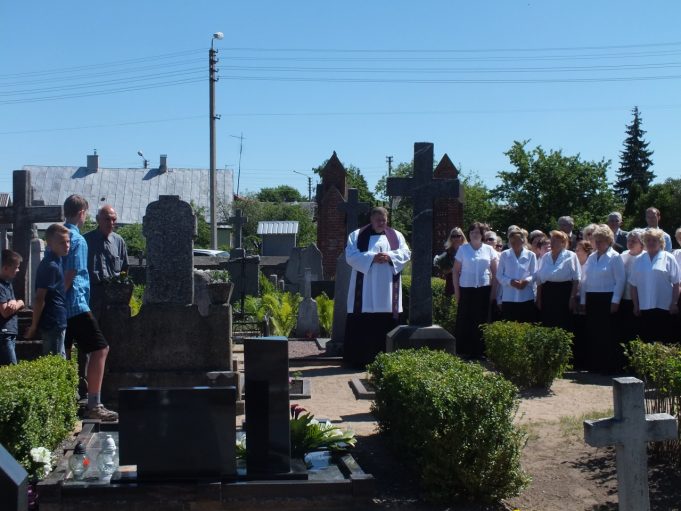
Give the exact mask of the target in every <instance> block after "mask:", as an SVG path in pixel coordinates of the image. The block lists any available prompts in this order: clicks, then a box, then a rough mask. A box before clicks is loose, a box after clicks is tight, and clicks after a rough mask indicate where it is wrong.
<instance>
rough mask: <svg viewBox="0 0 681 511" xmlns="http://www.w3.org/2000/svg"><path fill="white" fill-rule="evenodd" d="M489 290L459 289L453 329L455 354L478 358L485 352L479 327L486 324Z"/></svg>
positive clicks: (484, 287) (488, 287) (480, 288)
mask: <svg viewBox="0 0 681 511" xmlns="http://www.w3.org/2000/svg"><path fill="white" fill-rule="evenodd" d="M491 290H492V287H491V286H483V287H461V288H460V292H461V298H460V300H459V303H458V304H457V309H456V327H455V329H454V337H456V352H457V354H459V355H463V356H465V357H474V358H479V357H481V356H482V354H483V353H484V352H485V346H484V344H483V340H482V332H481V331H480V325H482V324H483V323H487V318H488V316H489V294H490V292H491Z"/></svg>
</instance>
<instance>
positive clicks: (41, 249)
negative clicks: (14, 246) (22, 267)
mask: <svg viewBox="0 0 681 511" xmlns="http://www.w3.org/2000/svg"><path fill="white" fill-rule="evenodd" d="M33 234H34V238H33V239H32V240H31V259H30V261H31V278H30V279H29V282H30V283H31V286H30V287H29V288H28V289H27V290H26V291H27V293H28V295H27V296H26V298H27V301H26V303H27V304H30V305H31V306H33V288H34V287H35V285H34V284H33V283H34V282H35V277H36V275H37V273H38V265H39V264H40V261H42V260H43V256H44V254H45V242H44V241H43V240H41V239H40V238H38V230H37V229H34V231H33Z"/></svg>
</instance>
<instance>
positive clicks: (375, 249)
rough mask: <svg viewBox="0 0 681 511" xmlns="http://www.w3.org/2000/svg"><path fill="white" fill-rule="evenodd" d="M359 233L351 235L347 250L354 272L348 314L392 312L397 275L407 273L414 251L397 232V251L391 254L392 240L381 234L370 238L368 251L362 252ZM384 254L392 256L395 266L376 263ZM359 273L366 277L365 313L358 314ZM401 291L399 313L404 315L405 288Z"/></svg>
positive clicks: (346, 257) (349, 294) (363, 302)
mask: <svg viewBox="0 0 681 511" xmlns="http://www.w3.org/2000/svg"><path fill="white" fill-rule="evenodd" d="M370 228H371V227H369V229H370ZM359 232H360V229H357V230H356V231H353V232H352V233H350V236H348V244H347V246H346V247H345V259H346V261H347V262H348V264H349V265H350V267H351V268H352V275H351V276H350V287H349V289H348V304H347V305H348V314H350V313H352V312H369V313H373V312H392V310H393V307H392V296H393V275H397V274H399V273H400V272H401V271H402V270H403V269H404V265H405V264H407V262H408V261H409V259H410V258H411V251H410V250H409V247H408V246H407V242H406V241H405V240H404V236H402V233H400V232H399V231H395V234H396V235H397V240H398V241H399V247H398V248H397V249H396V250H390V243H389V242H388V238H387V237H386V236H385V234H380V235H371V236H370V237H369V247H368V250H367V251H366V252H360V251H359V248H357V238H358V236H359ZM380 252H385V253H386V254H388V255H389V256H390V259H391V261H392V264H388V263H382V264H379V263H374V262H373V259H374V256H375V255H376V254H378V253H380ZM358 271H359V272H362V273H363V274H364V280H363V283H362V310H361V311H356V310H354V306H355V286H356V283H357V272H358ZM398 289H399V293H400V297H399V312H402V285H401V284H400V285H399V286H398Z"/></svg>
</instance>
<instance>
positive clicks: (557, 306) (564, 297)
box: [540, 280, 573, 332]
mask: <svg viewBox="0 0 681 511" xmlns="http://www.w3.org/2000/svg"><path fill="white" fill-rule="evenodd" d="M541 293H542V294H541V312H540V317H541V323H542V325H544V326H548V327H560V328H563V329H564V330H568V331H570V332H572V330H573V325H572V313H571V312H570V295H571V293H572V281H571V280H568V281H565V282H544V283H543V284H542V286H541Z"/></svg>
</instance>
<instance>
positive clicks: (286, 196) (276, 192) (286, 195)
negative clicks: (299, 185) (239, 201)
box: [256, 185, 307, 202]
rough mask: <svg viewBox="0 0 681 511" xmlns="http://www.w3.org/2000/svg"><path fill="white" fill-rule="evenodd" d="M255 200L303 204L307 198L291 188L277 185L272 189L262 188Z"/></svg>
mask: <svg viewBox="0 0 681 511" xmlns="http://www.w3.org/2000/svg"><path fill="white" fill-rule="evenodd" d="M256 198H257V199H258V200H259V201H260V202H305V201H307V197H303V195H302V194H301V193H300V192H299V191H298V190H297V189H296V188H293V187H292V186H289V185H279V186H275V187H273V188H262V189H261V190H260V191H259V192H258V193H257V194H256Z"/></svg>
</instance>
